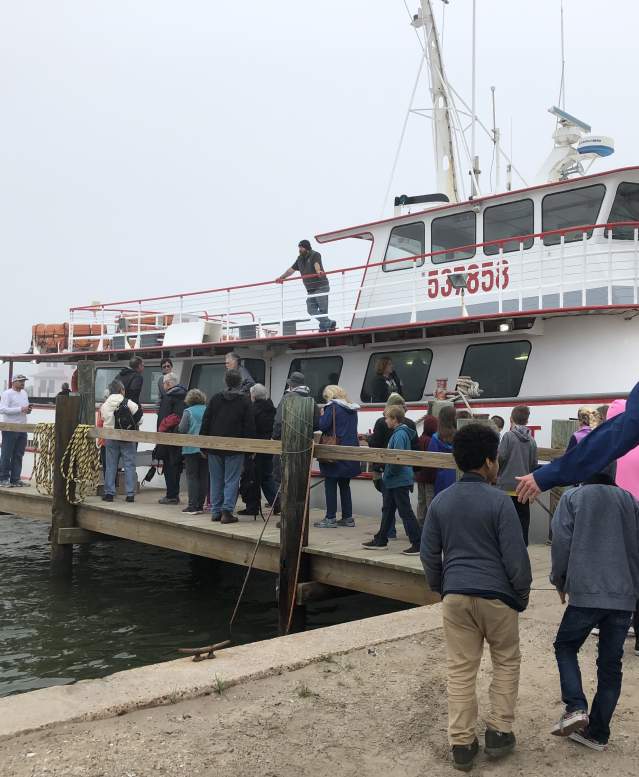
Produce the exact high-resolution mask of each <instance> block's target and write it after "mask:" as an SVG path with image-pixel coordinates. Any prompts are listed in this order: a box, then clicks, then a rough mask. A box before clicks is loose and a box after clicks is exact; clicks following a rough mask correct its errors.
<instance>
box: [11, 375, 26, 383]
mask: <svg viewBox="0 0 639 777" xmlns="http://www.w3.org/2000/svg"><path fill="white" fill-rule="evenodd" d="M17 380H29V378H27V376H26V375H22V373H19V374H18V375H14V376H13V378H11V382H12V383H15V382H16V381H17Z"/></svg>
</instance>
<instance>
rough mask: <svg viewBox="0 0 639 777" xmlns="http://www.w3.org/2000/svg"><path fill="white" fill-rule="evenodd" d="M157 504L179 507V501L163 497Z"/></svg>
mask: <svg viewBox="0 0 639 777" xmlns="http://www.w3.org/2000/svg"><path fill="white" fill-rule="evenodd" d="M158 504H160V505H179V504H180V500H179V499H169V497H168V496H163V497H162V499H158Z"/></svg>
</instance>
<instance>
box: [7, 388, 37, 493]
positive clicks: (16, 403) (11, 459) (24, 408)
mask: <svg viewBox="0 0 639 777" xmlns="http://www.w3.org/2000/svg"><path fill="white" fill-rule="evenodd" d="M26 380H27V378H26V376H25V375H14V377H13V380H12V381H11V388H9V389H7V390H6V391H3V392H2V396H1V397H0V419H1V420H2V421H3V422H4V423H6V424H26V423H27V416H28V415H29V413H30V412H31V405H30V403H29V396H28V394H27V392H26V391H25V390H24V384H25V382H26ZM26 447H27V433H26V432H2V456H0V486H5V487H7V486H8V487H9V488H13V487H16V486H22V485H24V483H23V482H22V480H21V479H20V475H21V473H22V458H23V456H24V451H25V448H26Z"/></svg>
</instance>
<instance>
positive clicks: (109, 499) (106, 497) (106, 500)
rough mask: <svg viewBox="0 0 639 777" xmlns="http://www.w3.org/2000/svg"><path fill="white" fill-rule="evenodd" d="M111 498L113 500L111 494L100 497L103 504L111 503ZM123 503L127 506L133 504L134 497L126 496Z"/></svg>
mask: <svg viewBox="0 0 639 777" xmlns="http://www.w3.org/2000/svg"><path fill="white" fill-rule="evenodd" d="M113 498H114V497H113V494H105V495H104V496H103V497H102V501H103V502H113ZM124 501H125V502H129V504H130V503H131V502H135V497H134V496H127V497H126V499H125V500H124Z"/></svg>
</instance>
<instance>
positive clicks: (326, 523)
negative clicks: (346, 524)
mask: <svg viewBox="0 0 639 777" xmlns="http://www.w3.org/2000/svg"><path fill="white" fill-rule="evenodd" d="M313 526H314V527H315V528H316V529H337V522H336V521H335V518H333V519H332V520H331V519H330V518H324V519H323V520H321V521H314V522H313Z"/></svg>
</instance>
